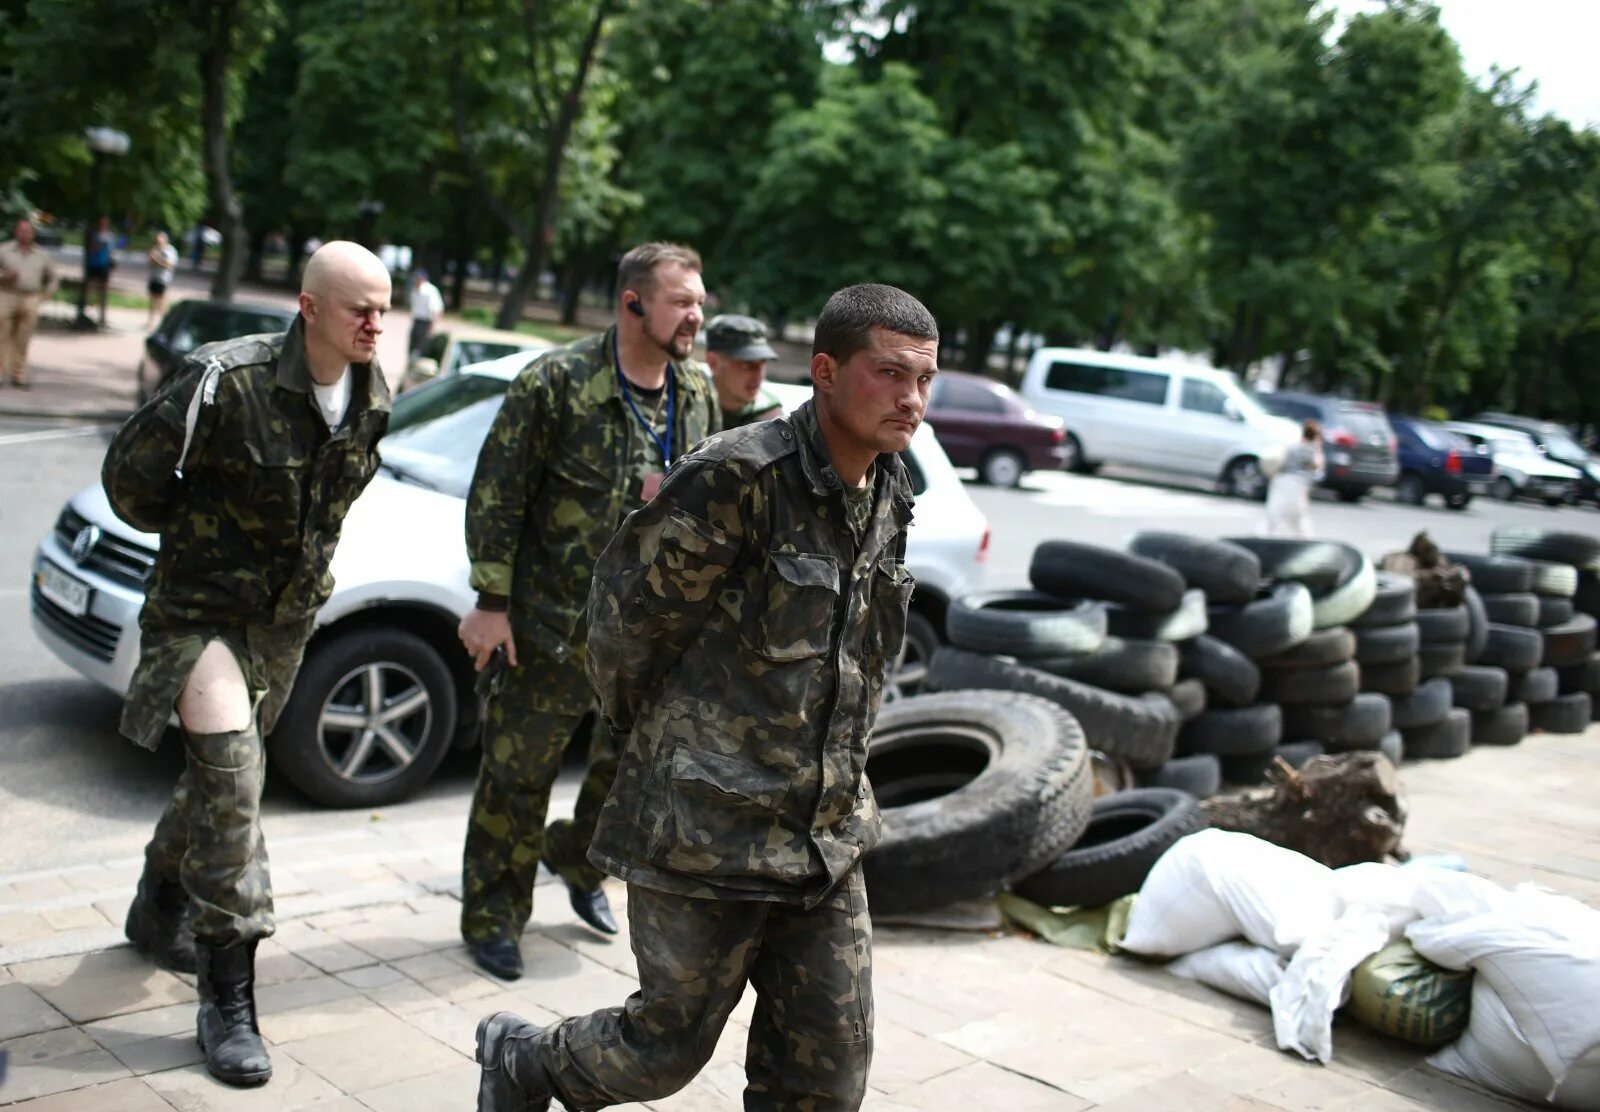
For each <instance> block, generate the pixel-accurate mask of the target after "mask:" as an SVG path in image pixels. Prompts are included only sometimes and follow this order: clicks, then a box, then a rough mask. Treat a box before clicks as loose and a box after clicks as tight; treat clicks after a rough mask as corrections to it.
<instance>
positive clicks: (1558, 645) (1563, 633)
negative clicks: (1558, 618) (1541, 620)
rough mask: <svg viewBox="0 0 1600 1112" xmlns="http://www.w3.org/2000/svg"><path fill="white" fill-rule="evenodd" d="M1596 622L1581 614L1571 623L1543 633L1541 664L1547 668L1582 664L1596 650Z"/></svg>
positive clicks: (1565, 623)
mask: <svg viewBox="0 0 1600 1112" xmlns="http://www.w3.org/2000/svg"><path fill="white" fill-rule="evenodd" d="M1595 635H1596V626H1595V620H1594V619H1593V618H1591V617H1590V616H1589V615H1587V614H1579V615H1577V616H1575V617H1573V618H1572V619H1571V620H1570V621H1566V622H1563V623H1562V624H1561V625H1558V626H1551V627H1550V628H1549V629H1547V630H1544V631H1543V636H1544V655H1543V656H1542V657H1540V658H1539V664H1540V666H1541V667H1545V668H1560V667H1562V666H1564V665H1568V664H1582V663H1583V662H1584V661H1586V660H1588V659H1589V657H1590V656H1591V655H1592V654H1593V653H1594V649H1595Z"/></svg>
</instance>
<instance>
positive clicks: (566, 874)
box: [544, 715, 619, 892]
mask: <svg viewBox="0 0 1600 1112" xmlns="http://www.w3.org/2000/svg"><path fill="white" fill-rule="evenodd" d="M589 721H590V724H591V725H590V729H589V763H588V767H587V768H585V769H584V773H583V782H582V783H581V784H579V785H578V799H577V802H575V803H574V804H573V807H572V818H570V819H557V820H556V821H555V822H552V823H551V824H550V825H549V826H547V827H545V831H544V863H545V864H546V865H547V866H549V867H550V868H551V869H552V870H553V871H554V872H556V873H557V874H559V875H560V877H561V879H563V880H565V881H566V882H567V883H568V884H571V885H573V886H574V887H576V888H579V889H582V890H583V891H586V892H588V891H593V890H594V889H596V888H598V887H600V882H601V881H602V880H604V879H605V874H604V873H602V872H601V871H600V870H599V869H597V868H595V867H594V866H593V865H592V864H590V863H589V843H590V842H592V841H594V828H595V824H597V823H598V822H599V821H600V811H601V809H602V808H603V807H604V806H605V805H606V796H608V795H610V794H611V782H612V781H613V780H615V779H616V778H617V761H618V756H619V755H618V753H617V743H616V735H614V734H613V733H612V732H611V727H609V726H607V725H606V723H605V720H604V719H603V718H601V717H600V716H599V715H592V716H591V717H590V719H589Z"/></svg>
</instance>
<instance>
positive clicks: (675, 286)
mask: <svg viewBox="0 0 1600 1112" xmlns="http://www.w3.org/2000/svg"><path fill="white" fill-rule="evenodd" d="M653 277H654V283H653V285H652V288H651V290H650V292H649V293H646V294H643V295H638V294H634V295H632V296H638V297H639V303H640V304H641V305H642V306H644V317H643V319H642V320H641V321H640V325H641V326H642V328H643V330H644V334H645V336H647V337H648V338H649V339H650V341H651V342H652V343H654V344H655V345H656V346H657V347H658V348H660V349H661V350H662V351H664V352H666V353H667V355H668V356H670V357H671V358H673V359H687V358H689V356H691V355H693V354H694V338H695V337H696V336H698V335H699V334H700V326H701V325H702V324H704V323H705V321H706V312H705V306H706V285H705V282H703V281H702V280H701V278H700V272H699V271H697V270H691V269H689V268H688V267H686V266H683V265H682V264H680V263H662V264H661V265H660V266H658V267H656V269H655V274H654V275H653ZM630 315H631V314H630Z"/></svg>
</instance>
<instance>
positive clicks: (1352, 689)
mask: <svg viewBox="0 0 1600 1112" xmlns="http://www.w3.org/2000/svg"><path fill="white" fill-rule="evenodd" d="M1360 690H1361V667H1360V666H1359V665H1358V664H1356V663H1355V662H1354V661H1346V662H1345V663H1343V664H1332V665H1329V666H1328V667H1326V668H1293V669H1287V670H1282V669H1274V670H1271V671H1263V672H1262V673H1261V698H1262V699H1264V700H1267V701H1269V702H1273V703H1285V704H1294V705H1297V706H1332V705H1334V704H1336V703H1348V702H1349V701H1350V700H1351V699H1354V698H1355V697H1356V695H1357V694H1358V693H1359V692H1360Z"/></svg>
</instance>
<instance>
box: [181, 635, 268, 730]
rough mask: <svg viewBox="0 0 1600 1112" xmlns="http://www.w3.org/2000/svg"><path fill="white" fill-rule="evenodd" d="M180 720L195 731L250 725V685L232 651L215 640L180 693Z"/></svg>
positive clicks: (247, 727)
mask: <svg viewBox="0 0 1600 1112" xmlns="http://www.w3.org/2000/svg"><path fill="white" fill-rule="evenodd" d="M177 710H178V721H179V722H181V723H182V724H183V728H184V730H185V731H187V732H189V733H192V734H219V733H228V732H232V731H238V730H246V729H249V727H250V717H251V711H250V687H249V685H248V684H246V683H245V679H244V673H243V672H241V671H240V670H239V662H238V660H236V659H235V658H234V655H233V650H232V649H230V648H228V646H227V645H226V644H224V643H223V642H221V641H212V642H211V643H209V644H208V645H206V647H205V649H204V650H203V651H202V652H201V653H200V659H198V660H196V661H195V664H194V669H193V670H192V671H191V672H190V673H189V679H188V681H187V682H186V683H185V684H184V685H183V690H182V691H181V692H179V694H178V706H177Z"/></svg>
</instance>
